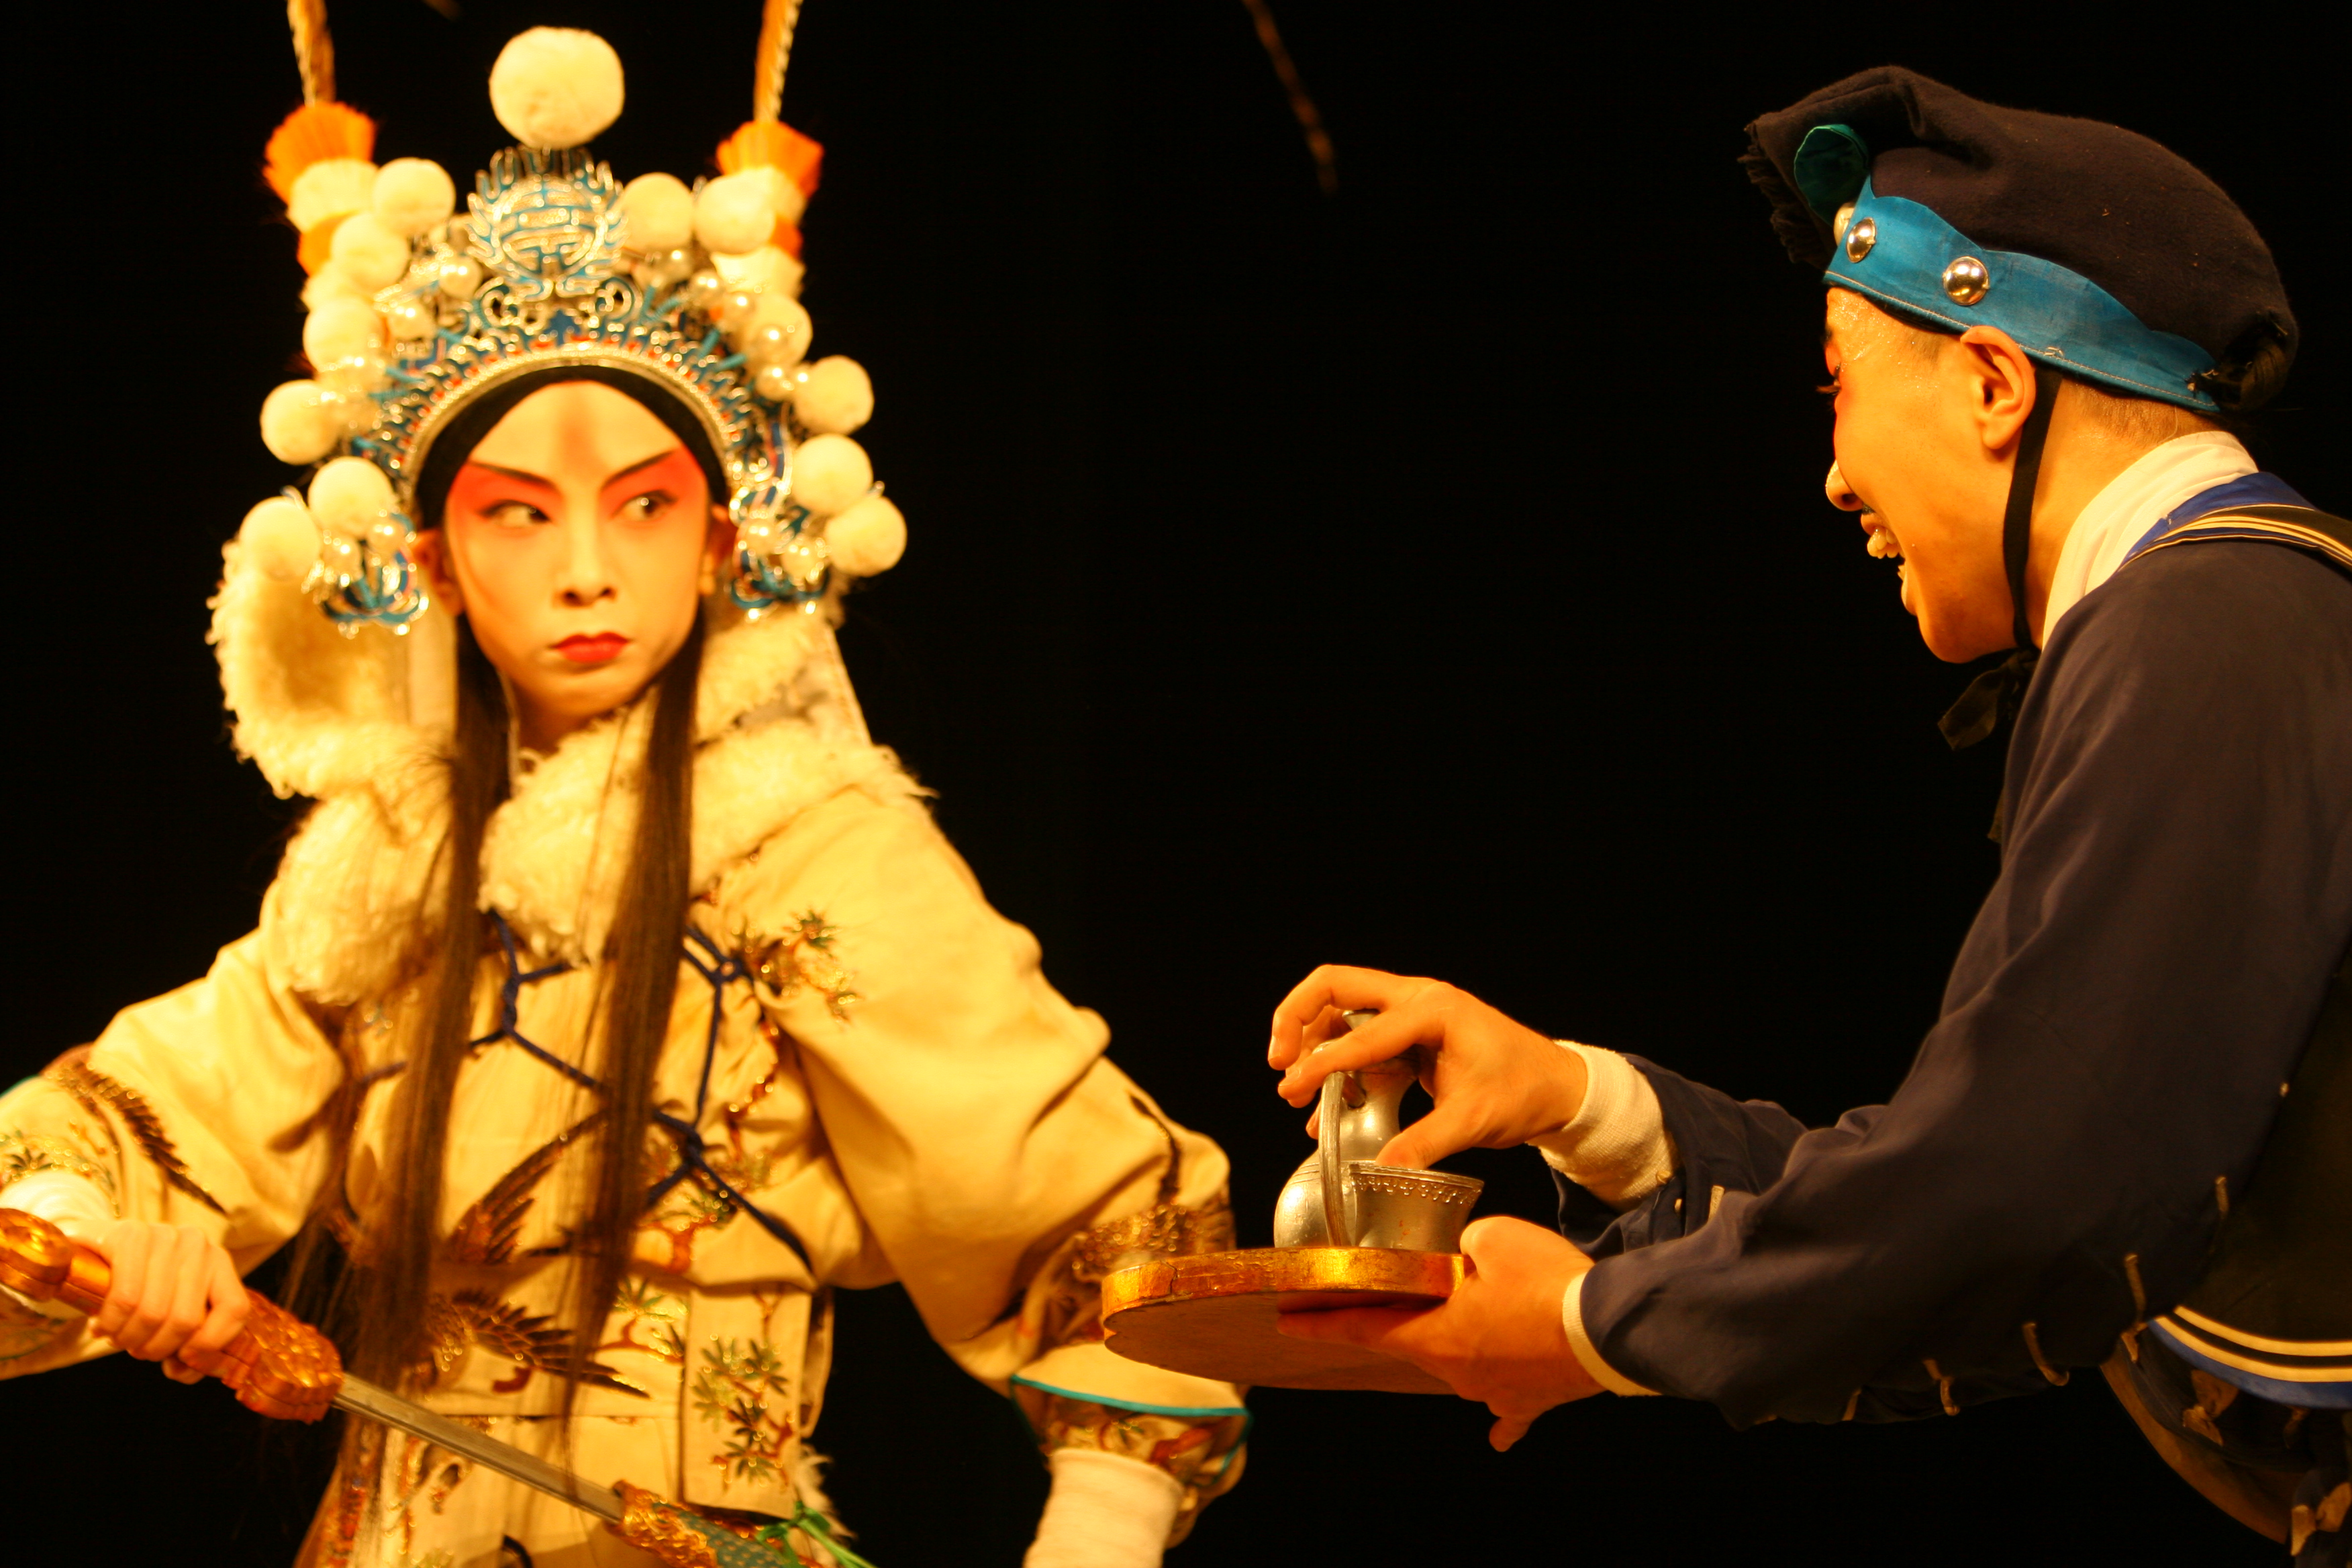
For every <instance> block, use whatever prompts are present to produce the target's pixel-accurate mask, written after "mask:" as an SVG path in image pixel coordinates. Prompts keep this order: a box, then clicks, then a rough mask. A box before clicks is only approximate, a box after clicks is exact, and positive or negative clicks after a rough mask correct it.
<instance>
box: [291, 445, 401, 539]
mask: <svg viewBox="0 0 2352 1568" xmlns="http://www.w3.org/2000/svg"><path fill="white" fill-rule="evenodd" d="M390 510H392V481H391V480H390V479H385V478H384V477H383V469H382V468H377V467H376V466H375V465H374V464H373V463H371V462H369V461H368V460H367V459H366V458H336V459H335V460H334V461H333V462H331V463H329V464H327V465H326V466H325V467H324V468H320V470H319V471H318V473H317V475H316V476H314V477H313V478H312V479H311V480H310V515H311V516H312V517H314V518H316V519H318V520H319V526H320V528H321V529H323V530H325V531H329V532H331V533H339V534H341V535H342V536H343V537H344V538H346V539H364V538H366V537H367V531H368V530H369V529H370V528H372V527H373V526H374V524H375V521H376V519H378V518H380V517H382V516H383V514H384V513H385V512H388V511H390Z"/></svg>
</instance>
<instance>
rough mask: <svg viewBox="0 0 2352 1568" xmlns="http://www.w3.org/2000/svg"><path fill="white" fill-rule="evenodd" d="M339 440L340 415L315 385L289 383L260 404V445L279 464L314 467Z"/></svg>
mask: <svg viewBox="0 0 2352 1568" xmlns="http://www.w3.org/2000/svg"><path fill="white" fill-rule="evenodd" d="M342 438H343V416H342V411H341V409H340V408H338V407H336V406H335V405H333V404H332V403H331V401H330V400H329V399H328V396H327V389H326V388H325V387H323V386H320V384H318V383H317V382H315V381H289V382H288V383H286V384H284V385H283V386H280V387H278V388H276V389H275V390H274V391H272V392H271V393H270V395H268V397H265V398H263V399H262V400H261V444H262V445H263V446H265V447H268V448H269V455H270V456H271V457H273V458H277V459H278V461H279V462H281V463H315V462H317V461H318V460H319V459H320V458H323V457H325V456H326V455H327V454H328V453H330V452H331V451H333V450H334V449H335V444H336V443H337V442H339V441H341V439H342Z"/></svg>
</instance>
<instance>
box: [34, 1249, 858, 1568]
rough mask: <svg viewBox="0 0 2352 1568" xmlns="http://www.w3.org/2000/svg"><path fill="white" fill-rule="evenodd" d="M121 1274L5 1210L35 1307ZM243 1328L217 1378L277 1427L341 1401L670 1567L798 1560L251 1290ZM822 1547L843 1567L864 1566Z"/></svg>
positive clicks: (83, 1297)
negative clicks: (366, 1361) (364, 1362)
mask: <svg viewBox="0 0 2352 1568" xmlns="http://www.w3.org/2000/svg"><path fill="white" fill-rule="evenodd" d="M113 1272H114V1271H113V1267H112V1265H110V1263H108V1261H107V1259H106V1257H105V1255H104V1254H102V1253H100V1252H98V1251H96V1250H94V1249H92V1248H90V1247H84V1246H82V1245H81V1244H80V1243H79V1242H77V1241H75V1240H73V1239H72V1238H71V1237H68V1236H67V1235H66V1233H65V1232H63V1231H61V1230H59V1229H58V1227H57V1226H54V1225H51V1224H50V1223H49V1222H48V1221H47V1220H45V1219H43V1218H41V1217H40V1216H39V1215H32V1214H26V1212H25V1211H24V1210H22V1209H11V1208H0V1285H5V1286H7V1287H8V1288H9V1289H12V1290H14V1291H16V1293H17V1294H18V1295H20V1296H22V1297H24V1298H25V1299H26V1300H28V1301H62V1302H64V1303H65V1304H66V1305H67V1306H68V1307H71V1308H73V1309H74V1310H76V1311H79V1312H96V1311H97V1310H99V1309H100V1307H102V1306H104V1305H105V1304H106V1290H107V1286H108V1285H109V1284H110V1282H111V1280H112V1278H113ZM246 1300H247V1303H248V1304H249V1307H250V1311H249V1313H248V1315H247V1318H246V1321H245V1328H244V1329H243V1331H240V1332H239V1333H238V1335H237V1337H236V1339H235V1340H233V1341H231V1342H229V1345H228V1347H227V1349H226V1350H224V1351H223V1352H221V1360H220V1362H219V1363H218V1364H217V1365H215V1367H214V1368H213V1370H212V1373H211V1375H212V1376H214V1377H217V1378H219V1379H220V1380H221V1381H222V1382H223V1383H225V1384H228V1385H229V1387H231V1388H233V1389H235V1390H236V1397H237V1400H238V1402H239V1403H241V1404H242V1405H245V1406H246V1408H247V1409H248V1410H254V1411H257V1412H259V1413H260V1414H261V1415H268V1416H270V1417H273V1418H274V1419H277V1420H280V1421H316V1420H317V1419H319V1417H320V1416H321V1415H325V1414H326V1413H327V1412H328V1410H329V1409H331V1408H332V1407H333V1406H334V1405H338V1404H340V1405H343V1406H344V1407H345V1408H347V1409H349V1410H351V1411H352V1412H354V1413H355V1414H357V1415H363V1416H366V1417H368V1418H369V1419H371V1420H376V1421H382V1422H384V1423H386V1424H388V1425H391V1426H397V1427H399V1428H400V1429H402V1430H404V1431H407V1432H414V1433H416V1434H418V1435H419V1436H425V1438H426V1439H427V1440H428V1441H431V1442H436V1443H439V1444H441V1445H443V1446H444V1447H448V1448H449V1449H450V1450H451V1451H452V1452H454V1453H457V1454H462V1455H464V1456H466V1457H467V1458H472V1459H474V1460H476V1461H478V1462H479V1463H482V1464H487V1465H488V1466H489V1467H490V1468H493V1469H496V1470H499V1471H500V1472H501V1473H503V1474H505V1475H507V1476H509V1477H512V1478H513V1479H518V1480H520V1481H522V1482H523V1483H524V1484H526V1485H528V1486H532V1487H536V1488H538V1489H540V1490H541V1491H544V1492H547V1493H548V1494H549V1495H551V1496H552V1497H558V1498H561V1499H562V1500H564V1501H566V1502H569V1503H571V1504H572V1506H573V1507H575V1508H580V1509H584V1510H587V1511H589V1512H590V1513H593V1514H595V1515H596V1516H598V1517H599V1518H601V1519H603V1520H604V1521H606V1523H607V1525H608V1526H609V1527H610V1528H611V1529H612V1531H614V1533H615V1534H617V1535H619V1536H620V1537H621V1538H622V1539H623V1540H625V1541H627V1542H630V1543H631V1544H632V1545H634V1546H636V1547H638V1548H639V1549H640V1550H642V1551H645V1552H650V1553H652V1554H653V1555H654V1556H655V1557H656V1558H658V1559H659V1560H660V1561H661V1562H663V1563H667V1564H670V1565H672V1568H777V1565H779V1564H782V1563H792V1562H796V1561H798V1559H796V1558H795V1557H793V1554H792V1552H791V1549H790V1548H789V1547H785V1546H782V1544H781V1543H780V1542H765V1543H763V1542H756V1541H748V1540H745V1539H743V1538H742V1537H740V1536H739V1535H737V1534H735V1533H733V1532H732V1531H730V1529H729V1527H727V1526H725V1525H721V1524H718V1523H716V1522H714V1521H710V1520H708V1519H705V1518H703V1517H702V1516H701V1515H699V1514H698V1513H696V1512H694V1511H693V1510H690V1509H685V1508H681V1507H679V1506H678V1505H677V1504H676V1503H674V1502H671V1501H669V1500H667V1499H665V1498H661V1497H657V1496H656V1495H655V1494H653V1493H652V1492H648V1491H645V1490H643V1489H639V1488H636V1487H633V1486H630V1485H629V1484H627V1483H626V1482H622V1483H621V1484H619V1485H618V1486H616V1487H614V1488H613V1489H611V1490H610V1491H603V1490H602V1489H592V1488H588V1487H585V1486H583V1485H582V1484H581V1482H580V1481H579V1479H577V1478H575V1477H573V1476H571V1475H569V1474H568V1473H566V1472H563V1471H562V1470H559V1469H557V1468H555V1467H554V1466H552V1465H550V1464H549V1463H548V1462H547V1461H545V1460H543V1459H541V1458H537V1457H536V1456H533V1455H529V1454H525V1453H522V1452H520V1450H518V1449H515V1448H513V1447H509V1445H507V1444H504V1443H501V1442H499V1441H498V1440H497V1439H496V1438H492V1437H488V1436H483V1435H481V1434H479V1433H478V1432H475V1431H473V1430H471V1429H470V1428H467V1427H463V1426H457V1425H455V1424H454V1423H451V1422H450V1421H448V1420H447V1419H446V1418H445V1417H442V1416H440V1415H436V1414H435V1413H434V1412H432V1411H429V1410H425V1409H424V1408H423V1407H421V1406H418V1405H412V1404H411V1403H410V1402H408V1401H407V1400H404V1399H402V1398H400V1397H399V1396H398V1395H396V1394H388V1393H387V1392H386V1391H384V1390H383V1389H380V1388H377V1387H375V1386H374V1385H373V1384H367V1383H363V1382H362V1381H361V1380H359V1379H358V1378H350V1379H346V1378H345V1377H344V1375H343V1358H342V1356H341V1354H340V1353H339V1352H337V1351H336V1349H335V1343H334V1342H333V1341H332V1340H330V1339H329V1338H327V1336H326V1335H324V1334H322V1333H320V1331H318V1330H316V1329H314V1328H312V1327H311V1326H310V1324H308V1323H305V1322H303V1321H301V1320H300V1319H299V1318H297V1317H295V1316H294V1314H292V1313H291V1312H289V1311H288V1310H286V1309H285V1308H283V1307H281V1306H279V1305H278V1303H277V1302H275V1301H272V1300H269V1298H268V1297H267V1296H264V1295H261V1294H259V1293H258V1292H257V1291H252V1290H248V1291H247V1292H246ZM824 1545H825V1546H826V1548H827V1549H828V1550H830V1551H831V1552H833V1553H834V1555H835V1561H836V1563H846V1564H855V1563H862V1562H863V1561H864V1559H862V1558H859V1557H858V1556H856V1553H854V1552H846V1550H845V1549H844V1548H841V1547H839V1546H837V1545H835V1543H834V1542H833V1541H832V1540H831V1538H830V1536H829V1535H828V1536H826V1537H824Z"/></svg>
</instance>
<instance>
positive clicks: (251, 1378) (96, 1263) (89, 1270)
mask: <svg viewBox="0 0 2352 1568" xmlns="http://www.w3.org/2000/svg"><path fill="white" fill-rule="evenodd" d="M113 1273H114V1270H113V1266H112V1265H110V1263H108V1262H107V1260H106V1258H105V1255H104V1254H102V1253H100V1252H98V1251H95V1250H94V1249H92V1248H90V1247H84V1246H82V1245H80V1244H79V1242H76V1241H74V1240H72V1239H71V1238H69V1237H68V1236H67V1235H66V1233H65V1232H63V1231H61V1230H59V1229H58V1227H57V1226H54V1225H51V1224H50V1223H49V1222H48V1221H47V1220H45V1219H43V1218H41V1217H40V1215H31V1214H26V1212H25V1211H24V1210H22V1209H0V1285H5V1286H7V1287H8V1288H9V1289H12V1290H14V1291H16V1293H17V1294H18V1295H20V1296H22V1297H24V1298H25V1299H26V1300H28V1301H50V1300H56V1301H62V1302H64V1303H65V1304H66V1305H67V1306H68V1307H71V1308H73V1309H74V1310H76V1311H81V1312H96V1311H97V1310H99V1309H100V1307H102V1306H104V1305H105V1304H106V1291H107V1287H108V1286H109V1285H110V1283H111V1282H112V1280H113ZM246 1300H247V1304H248V1306H249V1308H250V1310H249V1312H248V1314H247V1317H246V1320H245V1327H244V1329H243V1330H242V1331H239V1332H238V1334H237V1336H236V1339H234V1340H231V1341H230V1342H228V1344H227V1345H226V1347H225V1348H224V1349H223V1350H222V1352H221V1359H220V1361H219V1362H218V1363H216V1364H215V1366H214V1367H213V1368H212V1371H211V1373H210V1375H212V1376H214V1377H217V1378H219V1379H220V1380H221V1381H222V1382H223V1383H225V1384H228V1385H229V1387H230V1388H232V1389H234V1390H236V1397H237V1402H238V1403H239V1404H241V1405H244V1406H245V1407H246V1408H247V1409H248V1410H253V1411H257V1412H259V1413H260V1414H261V1415H268V1416H270V1417H272V1418H274V1419H276V1420H279V1421H316V1420H317V1419H319V1417H320V1416H321V1415H325V1414H326V1413H327V1411H328V1410H329V1408H330V1407H331V1406H332V1405H333V1404H334V1402H335V1391H336V1390H338V1389H340V1388H341V1386H342V1384H343V1358H342V1356H341V1354H340V1353H339V1352H337V1351H336V1349H335V1342H334V1341H332V1340H331V1339H329V1338H328V1337H327V1336H326V1335H324V1334H322V1333H320V1331H318V1330H316V1329H314V1328H312V1327H311V1326H310V1324H308V1323H306V1322H303V1321H301V1320H300V1319H299V1318H297V1317H295V1316H294V1314H292V1313H291V1312H289V1311H288V1310H286V1309H285V1308H283V1307H281V1306H279V1305H278V1303H277V1302H275V1301H273V1300H269V1299H268V1297H267V1296H263V1295H261V1294H259V1293H258V1292H256V1291H251V1290H248V1291H247V1292H246Z"/></svg>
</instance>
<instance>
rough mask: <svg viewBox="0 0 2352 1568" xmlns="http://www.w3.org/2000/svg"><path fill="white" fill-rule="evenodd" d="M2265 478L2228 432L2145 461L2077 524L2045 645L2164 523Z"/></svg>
mask: <svg viewBox="0 0 2352 1568" xmlns="http://www.w3.org/2000/svg"><path fill="white" fill-rule="evenodd" d="M2257 471H2258V465H2257V464H2256V463H2255V462H2254V459H2253V458H2252V456H2250V455H2249V454H2248V453H2247V451H2246V448H2245V447H2243V446H2242V445H2240V444H2239V441H2238V438H2237V437H2235V436H2232V435H2230V434H2229V433H2228V432H2227V431H2222V430H2200V431H2198V432H2197V433H2196V434H2195V435H2193V436H2176V437H2173V438H2172V439H2171V440H2169V441H2167V442H2165V443H2164V444H2163V445H2162V446H2160V447H2150V448H2149V449H2148V450H2147V451H2146V452H2143V453H2141V454H2140V457H2139V460H2138V461H2137V462H2135V463H2134V464H2132V466H2131V467H2130V468H2126V469H2125V470H2124V471H2123V472H2122V473H2120V474H2117V475H2116V477H2115V478H2114V479H2109V480H2108V481H2107V485H2106V488H2105V489H2103V490H2101V491H2100V492H2099V493H2098V494H2097V495H2095V496H2094V497H2092V498H2091V504H2090V505H2088V506H2086V507H2084V509H2083V514H2082V516H2080V517H2078V518H2076V519H2075V520H2074V531H2073V532H2071V533H2069V534H2067V535H2066V547H2065V548H2064V549H2063V550H2061V551H2060V552H2058V569H2057V571H2055V572H2053V574H2051V577H2050V605H2049V608H2048V609H2047V610H2046V611H2044V612H2043V615H2042V647H2049V646H2050V635H2051V633H2053V632H2054V631H2055V630H2057V628H2058V621H2059V617H2061V616H2063V615H2065V613H2066V612H2067V611H2068V610H2071V609H2073V608H2074V606H2075V605H2076V604H2078V603H2080V602H2081V600H2082V598H2083V595H2085V594H2088V593H2089V592H2090V591H2091V590H2092V589H2094V588H2095V587H2097V586H2098V585H2099V584H2102V583H2104V582H2105V581H2106V580H2107V579H2108V578H2109V577H2112V576H2114V575H2115V572H2116V567H2118V566H2121V565H2122V564H2123V563H2124V557H2125V556H2126V555H2127V554H2129V553H2130V552H2131V547H2132V546H2133V545H2135V544H2137V543H2138V542H2139V539H2140V536H2141V535H2142V534H2144V533H2146V532H2147V530H2148V528H2149V526H2150V525H2151V524H2153V523H2154V522H2155V521H2157V519H2158V518H2160V517H2162V516H2164V515H2165V514H2166V513H2168V512H2169V511H2171V510H2173V509H2174V508H2175V507H2178V506H2179V505H2180V503H2181V502H2183V501H2185V500H2188V499H2189V497H2191V496H2193V495H2196V494H2198V493H2200V491H2203V490H2210V489H2212V488H2213V487H2214V486H2216V485H2225V484H2228V483H2229V482H2230V481H2231V479H2243V478H2245V477H2246V476H2247V475H2248V474H2251V473H2254V472H2257Z"/></svg>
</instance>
